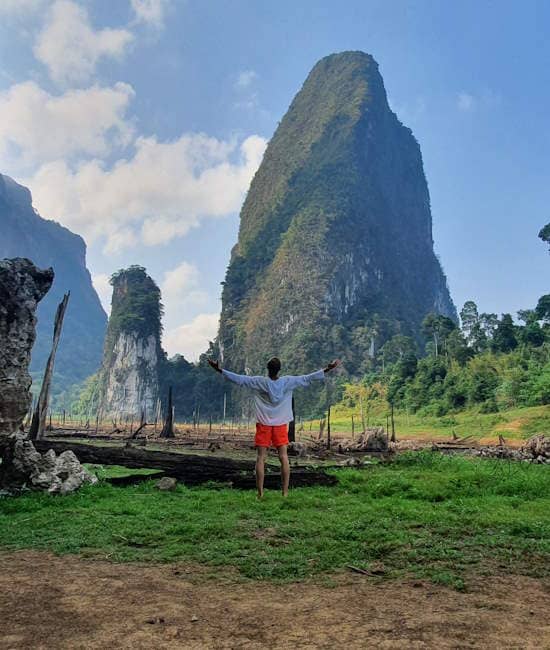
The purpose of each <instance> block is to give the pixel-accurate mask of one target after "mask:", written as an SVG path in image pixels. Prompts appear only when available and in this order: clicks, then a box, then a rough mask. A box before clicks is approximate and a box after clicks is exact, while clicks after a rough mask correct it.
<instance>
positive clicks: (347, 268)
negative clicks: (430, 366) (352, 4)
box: [218, 52, 457, 376]
mask: <svg viewBox="0 0 550 650" xmlns="http://www.w3.org/2000/svg"><path fill="white" fill-rule="evenodd" d="M430 312H435V313H439V314H443V315H445V316H448V317H450V318H452V319H453V320H456V319H457V315H456V310H455V307H454V305H453V302H452V300H451V297H450V294H449V290H448V288H447V282H446V278H445V275H444V273H443V271H442V268H441V265H440V263H439V261H438V259H437V257H436V255H435V253H434V249H433V239H432V216H431V212H430V197H429V193H428V187H427V183H426V178H425V176H424V170H423V165H422V155H421V152H420V147H419V145H418V142H417V141H416V139H415V138H414V136H413V134H412V132H411V130H410V129H409V128H407V127H405V126H403V124H402V123H401V122H400V121H399V119H398V118H397V116H396V115H395V114H394V113H393V112H392V110H391V109H390V107H389V105H388V102H387V97H386V92H385V89H384V83H383V80H382V77H381V75H380V72H379V70H378V64H377V63H376V61H375V60H374V59H373V58H372V56H370V55H368V54H365V53H363V52H344V53H341V54H333V55H331V56H328V57H326V58H324V59H322V60H321V61H319V62H318V63H317V65H315V67H314V68H313V70H312V71H311V73H310V74H309V76H308V78H307V79H306V81H305V83H304V85H303V87H302V89H301V90H300V92H299V93H298V94H297V95H296V97H295V98H294V100H293V101H292V104H291V106H290V108H289V110H288V111H287V113H286V115H285V116H284V117H283V119H282V120H281V122H280V124H279V127H278V128H277V130H276V132H275V134H274V136H273V138H272V139H271V142H270V143H269V145H268V147H267V150H266V153H265V155H264V159H263V162H262V164H261V166H260V168H259V170H258V172H257V173H256V175H255V177H254V179H253V181H252V184H251V186H250V190H249V192H248V196H247V198H246V201H245V203H244V205H243V208H242V211H241V221H240V230H239V238H238V242H237V244H236V246H235V247H234V249H233V251H232V255H231V261H230V265H229V268H228V271H227V275H226V278H225V282H224V288H223V295H222V314H221V320H220V332H219V339H218V344H219V347H220V352H221V354H222V356H223V360H224V364H227V366H228V367H232V368H234V369H235V370H237V371H242V370H243V369H245V368H249V369H250V370H251V371H252V372H254V373H256V372H259V371H263V368H264V364H265V360H266V359H267V358H268V357H269V356H271V355H277V356H280V357H281V359H282V361H283V365H284V370H285V372H288V371H290V372H293V371H298V372H299V371H308V370H313V369H315V368H316V367H318V366H319V365H320V363H321V362H326V361H328V360H329V359H331V358H332V357H334V356H339V357H341V358H343V360H344V362H345V363H344V365H345V368H346V370H347V371H348V373H349V374H351V375H352V376H353V375H356V376H359V375H360V374H362V373H363V372H365V369H366V366H365V360H368V359H369V358H372V357H373V356H374V355H375V354H376V353H377V351H378V350H379V348H380V347H381V346H382V345H383V344H384V342H385V341H387V340H388V339H389V338H391V337H392V336H395V335H397V334H400V335H406V336H410V337H413V338H414V339H415V340H416V341H417V342H418V343H419V344H420V345H421V346H422V345H423V335H422V330H421V323H422V320H423V319H424V317H425V316H426V315H427V314H428V313H430Z"/></svg>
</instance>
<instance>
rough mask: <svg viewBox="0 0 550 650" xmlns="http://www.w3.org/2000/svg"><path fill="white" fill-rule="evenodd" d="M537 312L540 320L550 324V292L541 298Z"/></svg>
mask: <svg viewBox="0 0 550 650" xmlns="http://www.w3.org/2000/svg"><path fill="white" fill-rule="evenodd" d="M535 313H536V315H537V318H538V319H539V320H542V321H544V322H545V323H549V324H550V293H547V294H546V295H544V296H541V297H540V298H539V301H538V303H537V306H536V308H535Z"/></svg>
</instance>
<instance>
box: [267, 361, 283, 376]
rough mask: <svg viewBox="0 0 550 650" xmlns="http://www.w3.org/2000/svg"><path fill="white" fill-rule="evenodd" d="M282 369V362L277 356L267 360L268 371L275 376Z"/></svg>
mask: <svg viewBox="0 0 550 650" xmlns="http://www.w3.org/2000/svg"><path fill="white" fill-rule="evenodd" d="M280 369H281V362H280V361H279V359H277V357H273V358H272V359H270V360H269V361H268V362H267V372H268V373H269V375H270V376H273V377H275V375H277V374H278V373H279V370H280Z"/></svg>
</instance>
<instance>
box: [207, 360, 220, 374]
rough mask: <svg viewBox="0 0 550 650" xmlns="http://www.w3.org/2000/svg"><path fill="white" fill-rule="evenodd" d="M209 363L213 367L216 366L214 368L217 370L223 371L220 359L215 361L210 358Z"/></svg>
mask: <svg viewBox="0 0 550 650" xmlns="http://www.w3.org/2000/svg"><path fill="white" fill-rule="evenodd" d="M208 365H209V366H210V367H211V368H214V370H216V372H221V371H222V369H221V368H220V362H219V361H213V360H212V359H208Z"/></svg>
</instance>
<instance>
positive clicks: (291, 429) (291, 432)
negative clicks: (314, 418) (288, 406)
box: [247, 396, 296, 442]
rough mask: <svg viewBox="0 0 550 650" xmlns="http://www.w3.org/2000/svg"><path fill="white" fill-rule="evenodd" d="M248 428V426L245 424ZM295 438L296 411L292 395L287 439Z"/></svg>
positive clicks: (292, 440) (291, 440)
mask: <svg viewBox="0 0 550 650" xmlns="http://www.w3.org/2000/svg"><path fill="white" fill-rule="evenodd" d="M247 430H248V426H247ZM295 440H296V411H295V409H294V396H293V397H292V421H291V422H289V423H288V441H289V442H295Z"/></svg>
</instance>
